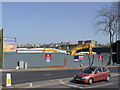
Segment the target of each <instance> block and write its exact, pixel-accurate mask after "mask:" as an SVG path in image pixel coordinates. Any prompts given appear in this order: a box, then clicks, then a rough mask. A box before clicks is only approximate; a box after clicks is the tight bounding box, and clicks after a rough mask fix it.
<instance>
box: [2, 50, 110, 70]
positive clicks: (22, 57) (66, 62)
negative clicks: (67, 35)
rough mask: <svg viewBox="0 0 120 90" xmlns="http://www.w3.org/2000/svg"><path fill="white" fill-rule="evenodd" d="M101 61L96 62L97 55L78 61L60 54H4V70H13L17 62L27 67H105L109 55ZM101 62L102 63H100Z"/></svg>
mask: <svg viewBox="0 0 120 90" xmlns="http://www.w3.org/2000/svg"><path fill="white" fill-rule="evenodd" d="M102 55H103V60H98V56H99V55H85V56H82V58H81V56H80V59H79V60H76V59H75V56H74V55H66V54H61V53H51V54H50V53H48V54H47V53H46V54H45V53H16V52H11V53H10V52H5V54H4V58H5V60H4V68H15V67H16V66H17V65H18V62H19V61H23V62H25V63H27V65H28V67H48V66H55V67H58V66H59V67H80V65H81V66H90V65H107V63H108V60H109V54H107V53H104V54H102ZM102 61H103V62H102Z"/></svg>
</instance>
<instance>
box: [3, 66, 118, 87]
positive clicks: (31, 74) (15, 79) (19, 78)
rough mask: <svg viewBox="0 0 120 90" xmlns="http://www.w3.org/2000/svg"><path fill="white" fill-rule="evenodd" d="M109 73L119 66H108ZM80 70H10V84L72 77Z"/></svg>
mask: <svg viewBox="0 0 120 90" xmlns="http://www.w3.org/2000/svg"><path fill="white" fill-rule="evenodd" d="M109 69H110V71H111V73H118V69H120V67H109ZM78 72H80V69H76V70H53V71H24V72H22V71H20V72H11V75H12V85H16V84H21V83H28V82H36V81H45V80H54V79H61V78H68V77H72V76H73V75H75V74H76V73H78ZM6 73H7V72H3V73H2V85H3V86H5V82H6V80H5V79H6Z"/></svg>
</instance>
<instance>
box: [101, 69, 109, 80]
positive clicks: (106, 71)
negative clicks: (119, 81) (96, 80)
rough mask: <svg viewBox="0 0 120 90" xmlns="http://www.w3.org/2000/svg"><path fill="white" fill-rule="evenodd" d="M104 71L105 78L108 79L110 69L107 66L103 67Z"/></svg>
mask: <svg viewBox="0 0 120 90" xmlns="http://www.w3.org/2000/svg"><path fill="white" fill-rule="evenodd" d="M102 71H103V72H102V73H103V80H104V79H106V77H107V76H108V75H109V70H108V69H106V68H105V67H102Z"/></svg>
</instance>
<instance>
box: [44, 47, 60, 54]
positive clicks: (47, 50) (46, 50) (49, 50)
mask: <svg viewBox="0 0 120 90" xmlns="http://www.w3.org/2000/svg"><path fill="white" fill-rule="evenodd" d="M42 51H43V53H44V52H55V53H58V51H57V50H53V49H45V48H44V49H43V50H42Z"/></svg>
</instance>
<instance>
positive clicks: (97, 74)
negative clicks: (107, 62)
mask: <svg viewBox="0 0 120 90" xmlns="http://www.w3.org/2000/svg"><path fill="white" fill-rule="evenodd" d="M102 79H103V74H102V69H101V68H97V69H96V70H95V73H94V80H95V81H99V80H102Z"/></svg>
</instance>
